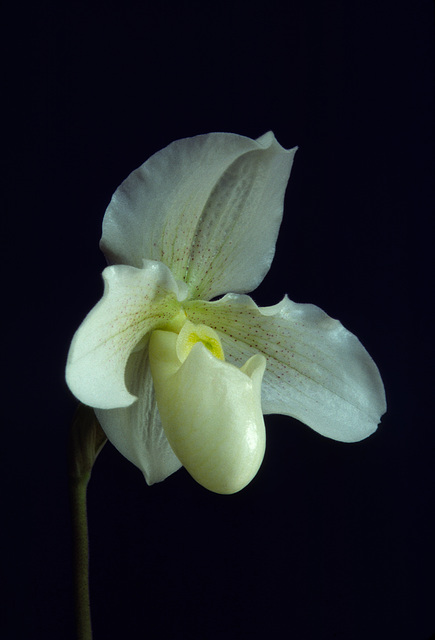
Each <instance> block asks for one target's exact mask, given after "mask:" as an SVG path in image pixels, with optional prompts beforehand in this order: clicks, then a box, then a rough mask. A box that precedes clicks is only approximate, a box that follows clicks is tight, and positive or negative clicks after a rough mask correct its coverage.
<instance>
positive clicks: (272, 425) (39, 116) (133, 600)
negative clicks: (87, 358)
mask: <svg viewBox="0 0 435 640" xmlns="http://www.w3.org/2000/svg"><path fill="white" fill-rule="evenodd" d="M284 7H285V8H284ZM3 17H4V29H5V34H4V37H3V43H4V44H6V47H5V51H4V54H3V58H2V59H3V64H4V73H3V81H2V84H3V87H4V93H3V99H2V101H3V103H4V104H5V105H6V106H7V107H9V111H8V114H7V116H6V117H5V118H4V120H3V126H4V138H5V139H7V140H8V142H9V143H10V144H8V147H7V149H6V151H5V153H4V159H5V160H6V170H5V172H3V175H4V176H6V178H7V179H6V184H5V186H4V188H3V191H2V199H3V203H2V204H3V207H2V208H3V210H4V212H5V213H4V215H3V216H2V230H3V234H2V237H3V241H2V253H3V255H4V258H3V260H4V261H3V282H4V290H5V297H6V300H5V303H4V305H5V306H4V307H3V317H4V322H5V332H4V339H5V340H4V342H5V346H6V358H5V360H4V363H5V364H4V374H5V377H4V379H3V390H4V391H3V409H4V419H3V421H2V422H3V431H4V433H6V443H5V444H4V446H3V447H1V449H2V458H3V462H2V471H3V472H4V480H3V481H2V488H3V490H2V494H3V498H4V500H3V505H4V506H3V524H2V535H5V536H6V537H5V541H4V543H3V554H2V555H3V563H4V565H5V570H4V571H3V576H5V579H4V580H2V582H3V585H4V587H5V589H4V594H3V595H2V598H1V601H2V604H3V605H4V612H3V614H2V615H1V617H0V628H1V631H0V636H1V637H2V638H5V639H6V640H14V639H21V638H25V639H26V640H27V639H33V638H35V639H39V638H43V639H44V640H51V639H56V640H58V639H60V638H62V639H64V638H65V639H66V640H70V639H72V638H73V610H72V587H71V560H70V545H71V539H70V516H69V510H68V492H67V478H66V462H65V458H66V452H65V451H66V438H67V429H68V425H69V422H70V418H71V416H72V413H73V410H74V407H75V400H74V399H73V398H72V397H71V395H70V393H69V391H68V389H67V388H66V385H65V383H64V378H63V375H64V364H65V359H66V355H67V351H68V346H69V342H70V339H71V337H72V335H73V333H74V331H75V329H76V328H77V326H78V325H79V323H80V322H81V320H82V319H83V317H84V315H85V314H86V313H87V311H88V310H89V309H90V308H91V306H93V304H94V303H95V302H96V301H97V300H98V298H99V297H100V295H101V292H102V284H101V278H100V273H101V271H102V269H103V268H104V265H105V263H104V259H103V256H102V255H101V254H100V253H99V250H98V240H99V237H100V228H101V220H102V217H103V214H104V210H105V207H106V205H107V204H108V201H109V199H110V196H111V194H112V192H113V191H114V190H115V188H116V187H117V186H118V184H119V183H120V182H121V181H122V180H123V179H124V178H125V177H126V176H127V175H128V173H129V172H130V171H131V170H133V169H134V168H136V167H137V166H138V165H139V164H141V163H142V162H143V161H144V160H145V159H146V158H147V157H149V156H150V155H151V154H152V153H154V152H155V151H157V150H158V149H160V148H162V147H163V146H165V145H166V144H168V143H169V142H171V141H172V140H175V139H177V138H182V137H186V136H190V135H195V134H198V133H207V132H209V131H231V132H235V133H240V134H244V135H247V136H250V137H257V136H259V135H261V134H262V133H264V132H265V131H267V130H268V129H272V130H273V131H274V132H275V135H276V136H277V138H278V140H279V142H280V143H281V144H282V145H283V146H286V147H290V146H294V145H299V151H298V153H297V156H296V160H295V164H294V169H293V173H292V177H291V181H290V185H289V188H288V190H287V195H286V202H285V216H284V222H283V225H282V231H281V234H280V237H279V241H278V246H277V254H276V258H275V261H274V263H273V267H272V269H271V271H270V272H269V274H268V276H267V277H266V279H265V281H264V282H263V284H262V285H261V286H260V287H259V289H258V290H257V291H256V292H255V293H254V294H253V297H254V299H255V300H256V302H257V303H259V304H262V305H264V304H273V303H275V302H277V301H278V300H280V299H281V297H282V296H283V294H284V293H288V294H289V296H290V298H292V299H293V300H296V301H299V302H312V303H315V304H317V305H319V306H320V307H322V308H323V309H325V310H326V311H327V312H328V313H329V314H330V315H331V316H333V317H337V318H339V319H340V320H341V321H342V322H343V324H344V325H345V326H346V327H347V328H349V329H350V330H351V331H352V332H354V333H355V334H356V335H357V336H358V337H359V338H360V339H361V341H362V342H363V344H364V345H365V346H366V348H367V349H368V350H369V352H370V353H371V355H372V356H373V358H374V359H375V361H376V362H377V364H378V366H379V368H380V370H381V373H382V375H383V378H384V381H385V387H386V392H387V400H388V413H387V414H386V416H385V417H384V418H383V420H382V425H381V427H380V428H379V430H378V432H377V433H376V434H375V435H373V436H372V437H371V438H369V439H368V440H366V441H363V442H361V443H359V444H353V445H346V444H341V443H336V442H334V441H330V440H327V439H325V438H322V437H321V436H319V435H317V434H316V433H314V432H312V431H311V430H310V429H308V428H307V427H305V426H303V425H301V424H300V423H298V422H297V421H295V420H292V419H290V418H285V417H281V416H270V417H267V420H266V422H267V434H268V440H267V453H266V457H265V460H264V464H263V466H262V468H261V470H260V472H259V474H258V476H257V477H256V478H255V479H254V481H253V482H252V483H251V485H250V486H249V487H248V488H246V489H245V490H244V491H243V492H241V493H239V494H237V495H234V496H230V497H225V496H218V495H213V494H211V493H208V492H207V491H205V490H204V489H203V488H201V487H200V486H199V485H197V484H195V482H194V481H193V480H192V479H191V478H190V477H189V476H188V474H187V473H186V472H185V471H184V470H181V471H179V472H177V473H176V474H175V475H173V476H172V477H170V478H169V479H168V480H166V481H165V482H164V483H161V484H159V485H154V486H153V487H151V488H150V487H147V486H146V484H145V483H144V481H143V479H142V476H141V474H140V472H139V471H138V470H137V469H136V468H135V467H133V466H132V465H131V464H130V463H128V462H127V461H126V460H124V459H123V458H122V457H121V456H120V455H119V454H118V453H117V452H116V451H115V450H114V449H113V448H112V446H111V445H107V446H106V448H105V449H104V450H103V452H102V454H101V456H100V458H99V459H98V461H97V464H96V466H95V468H94V473H93V478H92V482H91V485H90V489H89V510H90V514H89V524H90V548H91V597H92V608H93V620H94V639H95V640H100V639H105V640H110V639H112V638H114V639H119V638H128V639H136V638H138V639H139V638H140V639H142V638H157V637H159V638H160V637H165V638H171V639H174V640H184V639H186V640H187V639H189V640H190V639H192V640H197V639H198V640H199V639H201V640H215V639H218V638H219V639H225V640H233V639H236V638H244V637H246V638H248V637H249V638H278V637H288V638H295V639H296V638H297V639H298V640H314V639H316V640H367V638H370V640H378V639H383V638H395V639H397V640H413V639H414V640H428V639H429V638H430V637H431V634H433V633H434V632H435V609H434V595H435V594H434V588H433V583H432V578H433V570H434V564H435V563H434V560H435V557H434V542H433V541H434V518H433V509H434V500H433V499H434V475H435V474H434V444H435V435H434V420H433V410H432V407H433V379H431V373H432V358H433V352H432V353H431V348H432V347H433V337H432V336H433V316H431V314H430V305H431V303H432V297H433V279H432V276H433V272H432V268H433V229H432V228H431V224H432V217H431V216H432V206H433V192H432V190H431V181H432V178H433V163H432V157H433V156H432V149H433V107H434V102H433V61H434V56H433V50H434V48H433V27H434V16H433V6H432V3H431V2H429V1H423V0H379V1H378V2H363V1H359V0H352V1H349V0H334V1H333V2H326V0H325V1H322V0H312V1H311V2H307V1H306V0H292V1H291V2H288V3H275V2H268V3H263V4H261V5H260V4H255V3H242V2H232V3H206V2H197V3H190V4H184V3H171V2H169V3H161V5H157V3H148V2H144V3H141V6H140V8H138V7H136V6H132V5H129V3H125V4H122V3H116V4H112V3H107V4H105V5H103V4H101V7H99V8H98V7H97V5H96V3H90V4H89V3H84V2H64V3H60V2H57V3H54V2H39V3H33V4H32V5H31V6H30V5H29V6H25V5H18V4H16V5H15V9H14V8H10V9H9V11H8V12H7V13H6V14H4V16H3Z"/></svg>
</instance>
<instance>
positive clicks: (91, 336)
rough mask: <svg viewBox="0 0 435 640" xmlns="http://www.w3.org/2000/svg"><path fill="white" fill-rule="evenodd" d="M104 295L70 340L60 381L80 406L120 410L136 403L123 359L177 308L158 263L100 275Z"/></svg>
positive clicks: (174, 288)
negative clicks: (64, 368)
mask: <svg viewBox="0 0 435 640" xmlns="http://www.w3.org/2000/svg"><path fill="white" fill-rule="evenodd" d="M103 279H104V294H103V297H102V298H101V300H100V301H99V302H98V303H97V304H96V306H95V307H94V308H93V309H92V310H91V311H90V313H89V314H88V315H87V316H86V318H85V320H84V321H83V322H82V324H81V325H80V327H79V328H78V330H77V331H76V333H75V335H74V338H73V340H72V343H71V346H70V350H69V354H68V360H67V365H66V381H67V384H68V386H69V388H70V389H71V391H72V392H73V394H74V395H75V396H76V397H77V398H78V399H79V400H80V401H81V402H83V403H84V404H87V405H89V406H91V407H94V408H99V409H113V408H116V407H126V406H128V405H130V404H131V403H132V402H134V401H135V400H136V396H135V395H133V394H132V393H130V391H129V390H128V389H127V387H126V384H125V379H124V376H125V368H126V365H127V361H128V358H129V356H130V354H131V353H132V351H133V349H134V348H135V347H136V346H137V345H138V343H139V342H140V340H142V339H146V336H147V333H148V332H149V331H151V330H152V329H154V328H155V327H157V326H160V325H161V324H164V323H165V322H167V321H168V320H169V319H170V318H172V317H173V316H174V315H175V314H176V313H177V311H178V310H179V308H180V304H179V302H178V301H177V294H178V286H177V283H176V282H175V280H174V278H173V276H172V274H171V272H170V270H169V269H168V268H167V267H166V266H165V265H164V264H162V263H159V262H153V261H151V260H145V261H144V262H143V268H142V269H137V268H135V267H129V266H125V265H116V266H111V267H107V268H106V269H105V270H104V272H103Z"/></svg>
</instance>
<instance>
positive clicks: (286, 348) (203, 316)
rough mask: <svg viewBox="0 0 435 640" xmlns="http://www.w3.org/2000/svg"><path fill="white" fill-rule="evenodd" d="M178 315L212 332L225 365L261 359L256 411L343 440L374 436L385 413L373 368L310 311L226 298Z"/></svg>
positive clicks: (352, 340)
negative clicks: (254, 356)
mask: <svg viewBox="0 0 435 640" xmlns="http://www.w3.org/2000/svg"><path fill="white" fill-rule="evenodd" d="M185 311H186V313H187V317H188V318H189V320H191V321H192V322H199V323H203V324H207V325H209V326H211V327H213V328H214V329H215V330H216V331H217V332H218V333H219V335H220V338H221V342H222V346H223V348H224V352H225V357H226V358H227V359H228V360H229V361H230V362H233V363H234V364H236V365H240V363H241V362H244V361H245V360H246V358H247V357H249V356H250V355H252V354H253V353H258V352H259V353H263V354H264V355H265V356H266V358H267V366H266V372H265V375H264V380H263V387H262V390H263V395H262V406H263V412H264V413H266V414H267V413H280V414H284V415H289V416H292V417H294V418H297V419H298V420H300V421H301V422H303V423H305V424H307V425H308V426H309V427H311V428H312V429H314V430H315V431H318V432H319V433H321V434H322V435H324V436H327V437H329V438H333V439H334V440H340V441H343V442H356V441H358V440H362V439H363V438H366V437H367V436H369V435H370V434H371V433H373V432H374V431H375V430H376V428H377V425H378V423H379V420H380V417H381V416H382V415H383V414H384V413H385V410H386V402H385V392H384V386H383V383H382V379H381V376H380V374H379V371H378V368H377V367H376V365H375V363H374V362H373V360H372V358H371V357H370V356H369V354H368V353H367V351H366V350H365V349H364V347H363V346H362V344H361V343H360V342H359V340H358V339H357V338H356V337H355V336H354V335H353V334H351V333H350V332H349V331H347V329H345V328H344V327H343V326H342V325H341V323H340V322H338V320H333V319H332V318H330V317H329V316H328V315H327V314H326V313H325V312H324V311H322V310H321V309H319V308H318V307H316V306H315V305H311V304H298V303H295V302H292V301H291V300H289V299H288V298H287V297H285V298H284V299H283V300H282V301H281V302H280V303H279V304H277V305H274V306H272V307H263V308H260V307H257V305H256V304H255V303H254V302H253V300H252V299H251V298H250V297H249V296H239V295H235V294H228V295H226V296H225V297H224V298H222V299H221V300H218V301H217V302H203V303H202V302H199V301H195V302H192V303H189V304H187V305H185Z"/></svg>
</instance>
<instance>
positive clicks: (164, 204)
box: [101, 132, 296, 300]
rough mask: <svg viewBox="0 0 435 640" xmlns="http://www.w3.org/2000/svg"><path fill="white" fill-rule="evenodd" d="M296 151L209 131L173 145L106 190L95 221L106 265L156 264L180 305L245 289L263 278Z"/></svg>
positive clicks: (267, 138) (268, 138) (269, 139)
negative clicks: (172, 282) (183, 291)
mask: <svg viewBox="0 0 435 640" xmlns="http://www.w3.org/2000/svg"><path fill="white" fill-rule="evenodd" d="M295 151H296V149H291V150H285V149H283V148H282V147H281V146H280V145H279V144H278V142H277V141H276V140H275V137H274V136H273V134H272V133H271V132H269V133H267V134H265V135H264V136H262V137H261V138H259V139H258V140H251V139H250V138H246V137H244V136H239V135H235V134H232V133H210V134H208V135H201V136H195V137H193V138H185V139H183V140H177V141H176V142H173V143H172V144H170V145H169V146H168V147H166V148H165V149H162V150H161V151H159V152H158V153H156V154H154V155H153V156H152V157H151V158H150V159H149V160H148V161H147V162H145V163H144V164H143V165H142V166H141V167H139V168H138V169H136V170H135V171H133V172H132V173H131V174H130V176H129V177H128V178H127V179H126V180H125V181H124V182H123V183H122V184H121V186H120V187H119V188H118V189H117V190H116V192H115V193H114V195H113V198H112V200H111V202H110V204H109V206H108V208H107V211H106V214H105V216H104V221H103V236H102V239H101V248H102V250H103V251H104V253H105V255H106V256H107V258H108V259H109V261H110V262H113V263H117V264H119V263H121V264H122V263H123V264H129V265H132V266H136V267H138V266H140V265H141V263H142V259H143V258H146V259H152V260H159V261H162V262H164V263H165V264H166V265H168V266H169V268H170V269H171V271H172V273H173V274H174V276H175V278H176V279H177V280H182V281H184V282H186V283H187V284H188V286H189V290H190V294H189V297H190V298H202V299H206V300H209V299H211V298H213V297H215V296H217V295H220V294H222V293H226V292H227V291H236V292H239V293H242V292H247V291H252V290H253V289H255V287H256V286H257V285H258V284H259V283H260V282H261V280H262V279H263V278H264V276H265V274H266V273H267V271H268V269H269V267H270V263H271V261H272V258H273V255H274V251H275V243H276V238H277V235H278V230H279V226H280V224H281V219H282V212H283V200H284V193H285V189H286V186H287V181H288V178H289V175H290V170H291V166H292V162H293V157H294V154H295Z"/></svg>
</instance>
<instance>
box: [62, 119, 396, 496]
mask: <svg viewBox="0 0 435 640" xmlns="http://www.w3.org/2000/svg"><path fill="white" fill-rule="evenodd" d="M295 151H296V149H290V150H285V149H283V148H282V147H281V146H280V145H279V144H278V142H277V141H276V140H275V138H274V136H273V134H272V133H271V132H269V133H266V134H265V135H263V136H262V137H260V138H258V139H257V140H251V139H249V138H246V137H243V136H238V135H234V134H229V133H211V134H208V135H201V136H196V137H193V138H187V139H184V140H178V141H176V142H174V143H172V144H170V145H169V146H168V147H166V148H165V149H163V150H162V151H160V152H158V153H156V154H155V155H153V156H152V157H151V158H150V159H149V160H148V161H147V162H145V163H144V164H143V165H142V166H141V167H139V168H138V169H137V170H136V171H133V173H132V174H131V175H130V176H129V177H128V178H127V179H126V180H125V181H124V182H123V183H122V185H121V186H120V187H119V188H118V189H117V191H116V192H115V194H114V196H113V198H112V200H111V202H110V204H109V207H108V209H107V211H106V214H105V217H104V221H103V235H102V239H101V248H102V250H103V252H104V254H105V255H106V257H107V259H108V262H109V264H110V265H111V266H108V267H107V268H106V269H105V270H104V272H103V278H104V283H105V290H104V295H103V297H102V299H101V300H100V302H99V303H98V304H97V305H96V306H95V307H94V309H93V310H92V311H91V312H90V313H89V314H88V316H87V317H86V318H85V320H84V322H83V323H82V325H81V326H80V327H79V329H78V331H77V332H76V334H75V336H74V339H73V341H72V344H71V348H70V352H69V356H68V362H67V367H66V378H67V382H68V385H69V387H70V389H71V391H72V392H73V393H74V394H75V396H76V397H77V398H78V399H79V400H80V401H81V402H82V403H84V404H87V405H89V406H91V407H93V408H94V409H95V412H96V415H97V417H98V420H99V421H100V423H101V425H102V427H103V429H104V431H105V433H106V435H107V437H108V438H109V440H110V441H111V442H112V443H113V444H114V445H115V447H116V448H117V449H119V451H120V452H121V453H122V454H123V455H124V456H125V457H126V458H128V459H129V460H130V461H131V462H133V463H134V464H135V465H137V466H138V467H139V468H140V469H141V470H142V471H143V473H144V475H145V479H146V481H147V482H148V483H149V484H152V483H154V482H158V481H161V480H163V479H165V478H166V477H167V476H168V475H170V474H171V473H173V472H174V471H176V470H177V469H178V468H179V467H180V466H181V465H184V466H185V467H186V469H187V470H188V472H189V473H190V474H191V475H192V476H193V477H194V478H195V479H196V480H197V481H198V482H199V483H200V484H202V485H203V486H205V487H207V488H208V489H211V490H212V491H216V492H218V493H233V492H235V491H238V490H240V489H241V488H243V487H244V486H245V485H246V484H247V483H248V482H250V480H251V479H252V478H253V477H254V475H255V474H256V472H257V470H258V468H259V466H260V464H261V462H262V459H263V455H264V448H265V428H264V421H263V414H270V413H279V414H285V415H288V416H293V417H295V418H297V419H299V420H300V421H302V422H304V423H305V424H307V425H308V426H310V427H311V428H312V429H315V430H316V431H318V432H319V433H320V434H322V435H324V436H328V437H330V438H333V439H335V440H340V441H344V442H355V441H358V440H361V439H363V438H365V437H367V436H369V435H370V434H371V433H373V431H375V429H376V428H377V424H378V422H379V419H380V416H381V415H382V414H383V413H384V411H385V409H386V404H385V395H384V388H383V384H382V380H381V377H380V375H379V372H378V369H377V367H376V365H375V363H374V362H373V360H372V359H371V358H370V356H369V355H368V353H367V352H366V350H365V349H364V347H363V346H362V345H361V343H360V342H359V341H358V340H357V338H356V337H355V336H353V335H352V334H351V333H349V331H347V330H346V329H345V328H344V327H343V326H342V325H341V324H340V323H339V322H338V321H337V320H333V319H331V318H330V317H329V316H327V315H326V314H325V313H324V312H323V311H322V310H321V309H319V308H318V307H315V306H313V305H310V304H297V303H294V302H291V301H290V300H289V299H288V298H287V297H284V299H283V300H282V301H281V302H280V303H279V304H277V305H275V306H271V307H263V308H261V307H258V306H257V305H256V304H255V303H254V301H253V300H252V298H250V297H249V296H247V295H244V294H246V293H247V292H249V291H252V290H253V289H255V287H257V286H258V284H259V283H260V282H261V281H262V279H263V278H264V276H265V274H266V273H267V271H268V269H269V267H270V264H271V261H272V258H273V255H274V251H275V242H276V238H277V235H278V230H279V226H280V223H281V219H282V212H283V201H284V193H285V189H286V185H287V181H288V178H289V175H290V170H291V166H292V162H293V157H294V154H295ZM229 291H231V293H228V292H229ZM222 294H226V295H223V297H221V298H219V299H217V300H213V301H212V299H213V298H216V297H217V296H221V295H222Z"/></svg>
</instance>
